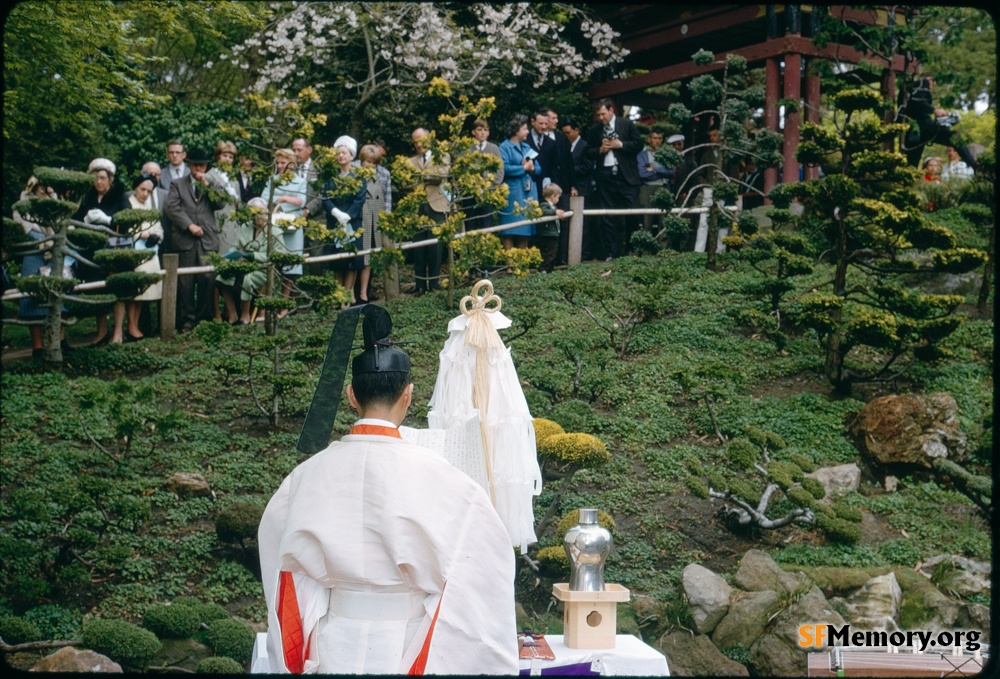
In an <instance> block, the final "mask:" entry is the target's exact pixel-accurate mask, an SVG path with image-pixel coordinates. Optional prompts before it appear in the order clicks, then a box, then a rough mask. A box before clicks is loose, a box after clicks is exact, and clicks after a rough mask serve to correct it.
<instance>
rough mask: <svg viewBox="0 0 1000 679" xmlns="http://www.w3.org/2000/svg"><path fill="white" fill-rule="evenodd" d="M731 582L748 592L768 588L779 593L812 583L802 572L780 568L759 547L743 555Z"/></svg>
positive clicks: (794, 590)
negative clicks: (791, 571) (792, 571)
mask: <svg viewBox="0 0 1000 679" xmlns="http://www.w3.org/2000/svg"><path fill="white" fill-rule="evenodd" d="M733 582H735V583H736V586H737V587H739V588H740V589H745V590H746V591H748V592H763V591H764V590H766V589H769V590H772V591H774V592H777V593H778V594H779V595H781V594H794V593H795V592H797V591H799V590H802V589H805V588H806V587H809V586H810V585H812V583H811V582H810V581H809V578H807V577H806V576H805V575H804V574H803V573H789V572H787V571H783V570H781V567H780V566H778V564H776V563H774V559H772V558H771V556H770V555H769V554H768V553H767V552H764V551H761V550H759V549H751V550H750V551H749V552H747V553H746V554H744V555H743V558H742V559H740V567H739V569H738V570H737V571H736V575H735V576H733Z"/></svg>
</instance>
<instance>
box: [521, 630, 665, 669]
mask: <svg viewBox="0 0 1000 679" xmlns="http://www.w3.org/2000/svg"><path fill="white" fill-rule="evenodd" d="M545 640H546V641H548V642H549V647H550V648H552V652H553V653H554V654H555V656H556V659H555V660H522V661H521V672H522V673H523V672H524V670H530V673H531V674H542V673H544V674H559V673H560V672H559V669H558V668H560V667H566V666H567V665H580V664H583V663H590V669H591V671H592V672H597V673H600V674H601V675H604V676H620V675H626V676H654V677H668V676H670V670H669V669H668V668H667V659H666V658H665V657H663V654H662V653H660V652H659V651H657V650H656V649H655V648H653V647H652V646H648V645H646V644H644V643H643V642H642V641H640V640H639V639H638V638H636V637H634V636H632V635H631V634H619V635H618V636H616V637H615V647H614V648H608V649H603V650H587V649H581V648H569V647H568V646H566V644H565V643H563V636H562V635H561V634H546V635H545Z"/></svg>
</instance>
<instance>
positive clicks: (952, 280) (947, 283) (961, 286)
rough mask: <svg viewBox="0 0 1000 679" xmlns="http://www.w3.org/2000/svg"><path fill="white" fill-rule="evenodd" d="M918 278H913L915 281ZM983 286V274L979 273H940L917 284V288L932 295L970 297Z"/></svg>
mask: <svg viewBox="0 0 1000 679" xmlns="http://www.w3.org/2000/svg"><path fill="white" fill-rule="evenodd" d="M916 279H918V277H915V280H916ZM982 284H983V274H982V273H980V272H979V271H966V272H965V273H948V272H942V273H938V274H934V275H932V276H928V277H927V278H925V279H923V280H921V281H920V283H919V287H920V288H921V289H922V290H923V291H924V292H928V293H930V294H932V295H961V296H962V297H965V296H966V295H971V294H975V293H977V292H979V288H980V286H982Z"/></svg>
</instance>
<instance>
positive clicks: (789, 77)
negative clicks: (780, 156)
mask: <svg viewBox="0 0 1000 679" xmlns="http://www.w3.org/2000/svg"><path fill="white" fill-rule="evenodd" d="M784 95H785V96H784V98H785V99H791V100H792V101H793V102H795V104H796V105H797V106H799V107H801V106H802V55H801V54H797V53H795V52H789V53H787V54H785V79H784ZM800 119H801V118H800V114H799V111H797V110H796V111H790V110H788V109H787V108H786V109H785V130H784V132H785V134H784V137H785V147H784V155H785V162H784V164H783V165H782V170H781V183H782V184H795V183H797V182H798V181H799V160H798V158H796V157H795V151H796V150H797V149H798V146H799V120H800Z"/></svg>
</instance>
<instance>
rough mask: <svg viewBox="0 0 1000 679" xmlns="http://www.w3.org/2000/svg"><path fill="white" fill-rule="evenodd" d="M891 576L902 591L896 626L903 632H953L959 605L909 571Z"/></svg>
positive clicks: (906, 569) (927, 581) (922, 577)
mask: <svg viewBox="0 0 1000 679" xmlns="http://www.w3.org/2000/svg"><path fill="white" fill-rule="evenodd" d="M894 573H895V574H896V579H897V581H898V582H899V586H900V587H901V588H902V589H903V604H902V606H901V607H900V610H899V626H900V627H902V628H903V629H928V630H932V631H940V630H951V629H955V627H956V625H957V621H958V618H959V614H960V613H961V612H962V604H961V603H960V602H958V601H956V600H955V599H952V598H951V597H949V596H948V595H946V594H944V593H943V592H941V590H939V589H938V588H937V587H935V586H934V585H933V584H932V583H931V581H930V580H928V579H927V578H925V577H924V576H922V575H920V574H918V573H917V572H916V571H914V570H912V569H909V568H896V569H895V571H894Z"/></svg>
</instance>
